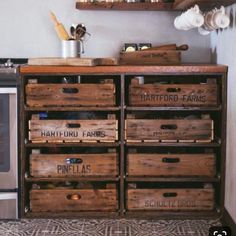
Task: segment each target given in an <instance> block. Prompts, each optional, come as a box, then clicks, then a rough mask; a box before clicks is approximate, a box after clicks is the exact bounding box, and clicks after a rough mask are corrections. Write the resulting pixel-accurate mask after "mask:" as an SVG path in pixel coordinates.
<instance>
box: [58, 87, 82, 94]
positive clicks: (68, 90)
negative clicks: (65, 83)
mask: <svg viewBox="0 0 236 236" xmlns="http://www.w3.org/2000/svg"><path fill="white" fill-rule="evenodd" d="M62 92H63V93H79V89H78V88H62Z"/></svg>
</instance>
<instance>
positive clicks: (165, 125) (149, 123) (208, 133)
mask: <svg viewBox="0 0 236 236" xmlns="http://www.w3.org/2000/svg"><path fill="white" fill-rule="evenodd" d="M213 126H214V125H213V120H211V119H191V120H190V119H156V120H154V119H127V120H126V139H127V140H128V141H147V142H148V141H162V142H172V141H174V142H176V141H183V142H194V141H197V142H211V140H213V134H214V130H213Z"/></svg>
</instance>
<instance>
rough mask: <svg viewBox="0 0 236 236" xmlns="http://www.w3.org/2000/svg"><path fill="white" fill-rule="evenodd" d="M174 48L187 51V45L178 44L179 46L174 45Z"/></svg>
mask: <svg viewBox="0 0 236 236" xmlns="http://www.w3.org/2000/svg"><path fill="white" fill-rule="evenodd" d="M176 50H178V51H187V50H188V45H187V44H183V45H180V46H176Z"/></svg>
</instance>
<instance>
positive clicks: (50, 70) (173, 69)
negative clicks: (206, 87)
mask: <svg viewBox="0 0 236 236" xmlns="http://www.w3.org/2000/svg"><path fill="white" fill-rule="evenodd" d="M227 70H228V67H227V66H224V65H214V64H202V65H201V64H182V65H177V66H173V65H172V66H170V65H169V66H168V65H165V66H142V65H139V66H93V67H89V66H86V67H79V66H77V67H76V66H21V67H20V73H21V74H22V75H27V74H38V73H40V74H42V75H43V74H53V75H57V74H65V73H69V74H70V73H71V74H83V73H86V74H88V75H89V74H120V73H123V74H129V73H135V74H140V73H148V74H152V73H167V74H169V73H172V74H175V75H176V74H182V73H183V74H194V73H200V74H205V73H212V74H217V73H226V72H227Z"/></svg>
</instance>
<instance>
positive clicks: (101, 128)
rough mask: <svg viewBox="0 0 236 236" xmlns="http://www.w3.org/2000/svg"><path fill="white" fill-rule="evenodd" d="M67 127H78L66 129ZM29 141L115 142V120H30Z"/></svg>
mask: <svg viewBox="0 0 236 236" xmlns="http://www.w3.org/2000/svg"><path fill="white" fill-rule="evenodd" d="M69 125H72V126H73V125H80V127H78V128H68V126H69ZM29 130H30V131H29V140H31V141H32V142H41V141H47V142H61V141H68V142H71V141H72V142H75V141H78V142H80V141H81V140H83V141H85V142H86V141H91V140H94V141H115V140H116V136H117V134H116V133H117V122H116V120H34V119H32V120H30V121H29Z"/></svg>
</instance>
